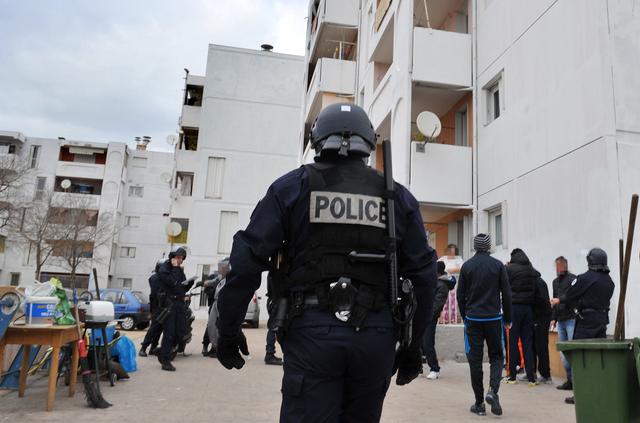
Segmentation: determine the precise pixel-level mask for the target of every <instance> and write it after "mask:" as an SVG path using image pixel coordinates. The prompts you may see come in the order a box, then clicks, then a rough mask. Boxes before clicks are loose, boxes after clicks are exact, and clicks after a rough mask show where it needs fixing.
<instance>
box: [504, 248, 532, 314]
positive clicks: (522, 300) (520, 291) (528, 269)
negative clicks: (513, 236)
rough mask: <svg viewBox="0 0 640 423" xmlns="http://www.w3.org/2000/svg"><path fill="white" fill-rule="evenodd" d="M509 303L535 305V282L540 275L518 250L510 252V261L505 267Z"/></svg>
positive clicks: (527, 258)
mask: <svg viewBox="0 0 640 423" xmlns="http://www.w3.org/2000/svg"><path fill="white" fill-rule="evenodd" d="M507 274H508V275H509V284H510V285H511V302H512V303H513V304H527V305H534V304H535V303H536V282H537V280H538V278H539V277H540V273H539V272H538V271H537V270H536V269H534V268H533V266H532V265H531V262H530V261H529V257H527V255H526V254H525V253H524V251H522V250H521V249H519V248H516V249H515V250H513V251H512V252H511V261H510V262H509V264H508V265H507Z"/></svg>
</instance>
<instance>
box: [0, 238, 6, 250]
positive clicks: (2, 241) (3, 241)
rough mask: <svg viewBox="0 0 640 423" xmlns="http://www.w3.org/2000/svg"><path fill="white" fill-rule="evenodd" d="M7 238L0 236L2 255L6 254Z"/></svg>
mask: <svg viewBox="0 0 640 423" xmlns="http://www.w3.org/2000/svg"><path fill="white" fill-rule="evenodd" d="M6 241H7V237H6V236H3V235H0V254H2V253H4V249H5V244H6Z"/></svg>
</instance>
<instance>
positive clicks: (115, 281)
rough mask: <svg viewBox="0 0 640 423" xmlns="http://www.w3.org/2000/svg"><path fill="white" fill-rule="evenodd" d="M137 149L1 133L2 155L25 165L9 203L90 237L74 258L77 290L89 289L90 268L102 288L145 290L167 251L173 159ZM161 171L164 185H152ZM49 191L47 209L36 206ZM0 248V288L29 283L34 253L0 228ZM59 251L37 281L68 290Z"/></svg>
mask: <svg viewBox="0 0 640 423" xmlns="http://www.w3.org/2000/svg"><path fill="white" fill-rule="evenodd" d="M138 148H139V149H137V150H130V149H129V148H127V145H126V144H124V143H117V142H110V143H98V142H87V141H72V140H66V139H64V138H58V139H48V138H36V137H27V136H25V135H23V134H22V133H19V132H9V131H0V154H1V155H2V157H3V158H11V159H15V160H16V161H21V162H24V163H27V164H28V168H29V169H28V172H27V173H26V174H25V177H24V179H23V180H22V182H21V187H20V191H21V192H20V197H19V198H14V199H13V201H16V199H17V200H19V201H25V200H26V201H31V200H33V201H35V203H34V204H35V205H34V206H33V207H47V209H45V211H44V213H43V214H42V216H41V217H42V218H43V219H50V220H51V221H52V222H53V223H55V224H59V225H62V226H64V225H66V224H68V223H69V219H70V216H74V219H76V218H78V219H80V220H82V221H83V222H84V223H83V226H82V227H79V228H78V231H80V232H83V233H87V232H92V231H93V232H94V235H93V237H91V238H90V241H88V242H86V243H85V244H86V245H83V246H82V252H81V254H79V255H78V256H79V257H80V260H78V266H77V268H76V269H75V285H76V286H77V287H82V288H86V287H88V282H89V274H90V272H91V269H92V268H94V267H95V268H96V270H97V274H98V278H99V281H100V282H101V283H102V286H103V287H105V286H117V287H126V288H131V289H138V290H144V291H146V290H148V285H147V279H148V277H149V273H150V271H151V270H152V269H153V266H154V264H155V261H156V260H157V259H159V258H161V257H162V254H163V253H165V252H166V250H167V246H168V244H167V242H166V236H165V235H164V233H165V228H164V226H166V222H168V213H169V205H170V198H169V192H170V186H169V179H170V177H171V170H172V168H173V155H172V154H171V153H159V152H152V151H146V144H145V143H143V144H140V146H139V147H138ZM9 162H11V161H9ZM9 162H7V161H3V162H2V163H9ZM141 169H144V171H141ZM163 173H164V174H166V175H168V177H167V178H166V179H167V182H165V183H164V184H162V183H161V182H159V181H160V179H161V178H160V175H161V174H163ZM49 193H51V202H50V204H49V205H48V206H47V205H38V203H37V201H44V200H45V198H48V195H49ZM142 203H144V206H142ZM74 209H75V210H79V209H82V212H81V214H80V215H78V214H77V213H75V214H74V213H73V211H74ZM23 219H24V215H23ZM66 236H69V235H68V234H67V235H66ZM81 236H82V235H81ZM51 241H52V242H54V241H57V240H55V239H52V240H51ZM0 245H1V246H2V252H1V254H0V269H1V270H0V284H11V285H29V284H31V283H32V282H33V280H34V278H35V270H36V265H35V262H36V257H35V248H33V247H29V246H28V245H24V243H23V242H20V241H19V239H18V237H16V235H15V233H14V232H12V231H11V230H9V228H8V227H5V228H3V229H2V237H1V239H0ZM63 250H64V245H63V246H62V247H60V248H59V249H58V248H56V249H54V250H53V251H52V252H51V257H50V258H49V260H47V261H46V262H45V264H44V266H43V268H42V271H41V275H40V280H41V281H45V280H48V279H49V278H51V277H54V276H55V277H57V278H59V279H61V280H62V282H63V284H65V285H67V286H70V282H71V279H70V276H71V275H70V272H71V270H70V267H69V264H68V263H65V260H63V259H62V257H63V255H64V253H63Z"/></svg>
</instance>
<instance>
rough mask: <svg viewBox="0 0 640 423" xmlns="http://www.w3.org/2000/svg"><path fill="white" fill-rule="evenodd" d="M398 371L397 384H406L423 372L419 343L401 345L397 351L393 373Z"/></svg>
mask: <svg viewBox="0 0 640 423" xmlns="http://www.w3.org/2000/svg"><path fill="white" fill-rule="evenodd" d="M396 371H397V372H398V376H396V385H406V384H408V383H410V382H411V381H412V380H413V379H415V378H417V377H418V376H419V375H420V373H422V352H421V350H420V346H419V345H417V344H416V343H412V344H411V345H409V347H400V348H399V349H398V351H396V358H395V361H394V363H393V374H395V373H396Z"/></svg>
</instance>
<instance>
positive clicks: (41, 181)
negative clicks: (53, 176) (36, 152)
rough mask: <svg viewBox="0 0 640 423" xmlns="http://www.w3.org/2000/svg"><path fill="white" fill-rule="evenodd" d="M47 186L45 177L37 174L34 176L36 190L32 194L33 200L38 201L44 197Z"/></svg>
mask: <svg viewBox="0 0 640 423" xmlns="http://www.w3.org/2000/svg"><path fill="white" fill-rule="evenodd" d="M46 186H47V178H46V177H45V176H38V177H37V178H36V192H35V195H34V196H33V199H34V200H35V201H40V200H43V199H44V194H45V188H46Z"/></svg>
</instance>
